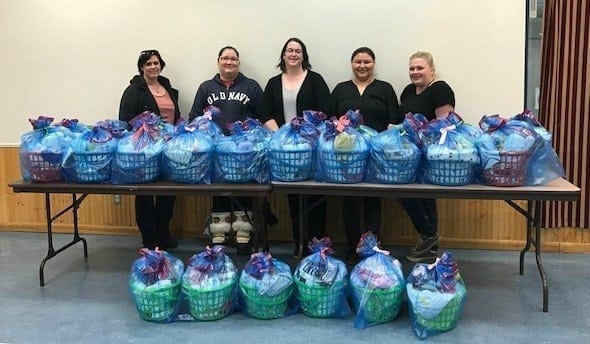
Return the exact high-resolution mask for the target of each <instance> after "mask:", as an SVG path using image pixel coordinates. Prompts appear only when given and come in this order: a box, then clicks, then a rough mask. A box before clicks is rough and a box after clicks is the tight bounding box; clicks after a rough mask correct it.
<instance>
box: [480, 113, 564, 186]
mask: <svg viewBox="0 0 590 344" xmlns="http://www.w3.org/2000/svg"><path fill="white" fill-rule="evenodd" d="M480 127H481V128H482V129H483V131H484V134H483V135H482V136H481V137H480V138H479V139H478V140H477V142H476V144H477V147H478V149H479V152H480V156H481V161H482V172H481V175H480V178H479V179H480V182H481V183H484V184H489V185H495V186H519V185H541V184H544V183H547V182H549V181H551V180H554V179H556V178H559V177H562V176H563V175H564V174H565V171H564V170H563V166H562V164H561V162H560V161H559V158H558V157H557V154H556V153H555V151H554V150H553V148H552V147H551V144H550V142H549V141H547V140H544V139H543V137H542V136H540V135H539V134H538V133H537V131H535V130H534V129H533V127H532V126H531V125H530V124H529V123H527V122H525V121H521V120H509V119H505V118H502V117H500V116H499V115H493V116H483V117H482V119H481V120H480Z"/></svg>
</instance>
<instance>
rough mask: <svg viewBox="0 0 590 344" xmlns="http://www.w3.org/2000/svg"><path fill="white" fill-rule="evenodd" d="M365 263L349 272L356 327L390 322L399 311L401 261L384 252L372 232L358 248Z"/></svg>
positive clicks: (402, 282)
mask: <svg viewBox="0 0 590 344" xmlns="http://www.w3.org/2000/svg"><path fill="white" fill-rule="evenodd" d="M356 251H357V253H358V254H359V255H360V256H361V257H362V260H361V261H360V262H359V263H358V264H357V265H356V266H355V267H354V268H353V269H352V272H351V273H350V286H351V289H352V300H353V302H354V306H355V309H356V316H355V318H354V327H355V328H359V329H361V328H365V327H368V326H373V325H377V324H382V323H386V322H390V321H391V320H393V319H394V318H395V317H396V316H397V314H398V313H399V311H400V308H401V305H402V301H403V295H404V285H405V283H404V276H403V273H402V269H401V264H400V262H399V261H398V260H397V259H395V258H393V257H392V256H390V253H389V251H385V250H381V249H380V248H379V242H378V241H377V238H376V237H375V235H373V233H371V232H366V233H364V234H363V235H362V236H361V240H360V241H359V243H358V245H357V249H356Z"/></svg>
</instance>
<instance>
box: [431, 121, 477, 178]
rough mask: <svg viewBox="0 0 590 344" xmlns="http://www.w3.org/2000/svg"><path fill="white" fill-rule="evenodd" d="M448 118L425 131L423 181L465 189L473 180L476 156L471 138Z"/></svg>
mask: <svg viewBox="0 0 590 344" xmlns="http://www.w3.org/2000/svg"><path fill="white" fill-rule="evenodd" d="M460 126H461V124H453V123H452V122H451V121H450V120H449V119H448V118H442V119H434V120H432V121H430V122H428V124H427V125H426V127H425V129H424V139H423V142H424V155H425V161H424V167H423V171H424V181H425V182H427V183H430V184H436V185H448V186H456V185H467V184H471V183H472V182H473V181H474V180H475V172H476V169H477V167H478V166H479V154H478V152H477V148H476V147H475V144H474V142H473V139H471V138H470V136H468V135H466V134H465V132H464V131H462V130H461V129H459V128H460Z"/></svg>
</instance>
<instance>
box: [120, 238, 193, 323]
mask: <svg viewBox="0 0 590 344" xmlns="http://www.w3.org/2000/svg"><path fill="white" fill-rule="evenodd" d="M139 252H140V255H141V257H140V258H138V259H137V260H136V261H135V262H134V263H133V266H132V267H131V276H130V278H129V290H130V293H131V296H132V298H133V301H134V302H135V306H136V308H137V311H138V313H139V316H140V317H141V318H142V319H144V320H148V321H153V322H170V321H172V320H174V318H175V317H176V315H177V313H178V306H179V299H180V286H181V277H182V273H183V270H184V265H183V263H182V261H181V260H180V259H178V258H176V257H174V256H173V255H171V254H169V253H168V252H166V251H160V250H157V249H156V250H149V249H147V248H142V249H141V250H140V251H139Z"/></svg>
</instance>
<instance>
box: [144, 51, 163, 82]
mask: <svg viewBox="0 0 590 344" xmlns="http://www.w3.org/2000/svg"><path fill="white" fill-rule="evenodd" d="M141 71H142V72H143V77H144V78H146V79H152V80H153V79H157V78H158V75H160V72H161V71H162V66H161V65H160V59H158V56H156V55H152V56H151V57H150V58H149V59H148V60H147V61H146V62H145V63H144V64H143V66H141Z"/></svg>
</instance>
